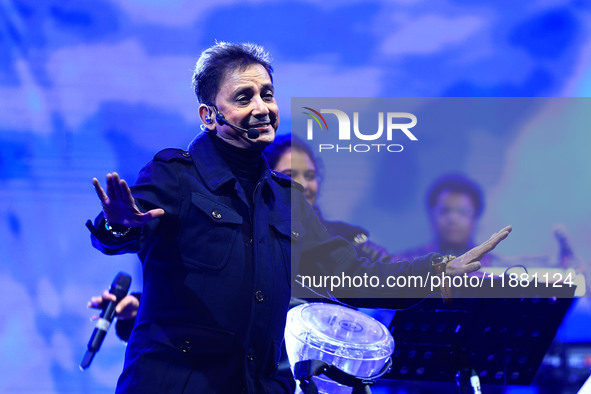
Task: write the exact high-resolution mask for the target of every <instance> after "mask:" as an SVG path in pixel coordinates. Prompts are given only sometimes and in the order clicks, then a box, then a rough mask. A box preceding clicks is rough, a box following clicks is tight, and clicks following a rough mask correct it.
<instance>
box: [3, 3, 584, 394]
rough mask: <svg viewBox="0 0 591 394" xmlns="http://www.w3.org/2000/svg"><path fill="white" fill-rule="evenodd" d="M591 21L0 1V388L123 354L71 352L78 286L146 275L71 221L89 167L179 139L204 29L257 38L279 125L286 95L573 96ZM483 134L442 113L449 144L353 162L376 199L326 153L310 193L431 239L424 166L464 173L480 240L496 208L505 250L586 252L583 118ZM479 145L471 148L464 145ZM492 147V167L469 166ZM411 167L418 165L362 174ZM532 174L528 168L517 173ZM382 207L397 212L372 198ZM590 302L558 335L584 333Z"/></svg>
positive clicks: (82, 215)
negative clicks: (478, 196) (560, 229)
mask: <svg viewBox="0 0 591 394" xmlns="http://www.w3.org/2000/svg"><path fill="white" fill-rule="evenodd" d="M590 26H591V7H590V6H589V3H588V2H585V1H575V0H573V1H557V0H537V1H527V2H519V1H506V0H503V1H495V2H490V1H484V0H478V1H460V0H453V1H452V0H434V1H431V0H429V1H426V0H397V1H389V0H379V1H357V0H347V1H342V0H340V1H333V0H329V1H318V0H302V1H295V2H276V1H270V0H260V1H244V0H240V1H238V0H221V1H201V2H194V1H188V0H166V1H164V0H150V1H140V0H93V1H64V0H59V1H57V0H46V1H36V0H5V1H2V2H0V113H1V116H0V261H1V264H0V289H2V297H0V391H2V392H43V393H62V392H84V393H95V392H113V390H114V387H115V384H116V380H117V376H118V374H119V373H120V371H121V369H122V364H123V356H124V351H125V345H124V343H122V342H120V341H119V340H118V339H117V338H116V336H115V335H114V333H113V332H110V333H109V335H108V336H107V339H106V341H105V343H104V344H103V346H102V348H101V350H100V351H99V353H98V354H97V356H96V358H95V361H94V363H93V365H92V366H91V367H90V368H89V369H88V370H87V371H85V372H81V371H80V370H79V369H78V364H79V363H80V361H81V358H82V356H83V354H84V350H85V347H86V344H87V341H88V338H89V336H90V333H91V331H92V329H93V323H92V322H91V321H90V317H91V316H92V315H93V312H92V311H90V310H87V308H86V303H87V301H88V300H89V299H90V297H91V296H93V295H97V294H100V293H101V292H102V291H103V290H105V289H106V288H107V287H108V286H109V284H110V283H111V281H112V279H113V277H114V276H115V275H116V273H117V272H118V271H125V272H128V273H130V274H131V275H132V276H133V281H132V286H131V290H132V291H133V290H136V291H137V290H141V288H142V283H141V270H140V264H139V262H138V260H137V257H136V256H134V255H126V256H117V257H107V256H104V255H102V254H100V253H99V252H98V251H96V250H94V249H93V248H92V247H91V245H90V239H89V233H88V231H87V229H86V228H85V227H84V223H85V221H86V220H87V219H89V218H94V216H95V215H96V214H97V213H98V211H99V210H100V204H99V201H98V199H97V197H96V195H95V192H94V189H93V187H92V184H91V179H92V178H93V177H98V178H99V179H100V180H101V181H102V182H103V183H104V176H105V175H106V173H107V172H111V171H117V172H119V174H121V176H122V177H123V178H125V179H126V180H127V181H129V182H130V183H133V182H134V180H135V178H136V175H137V173H138V171H139V170H140V169H141V167H142V166H143V165H144V164H145V163H146V162H147V161H149V160H150V159H151V158H152V156H153V155H154V154H155V153H156V152H157V151H159V150H160V149H163V148H166V147H181V148H184V147H186V146H187V144H188V142H189V141H190V140H191V139H192V138H193V136H194V135H195V134H196V133H197V132H198V131H199V121H198V116H197V111H196V110H197V101H196V98H195V96H194V94H193V91H192V88H191V85H190V79H191V73H192V67H193V65H194V63H195V61H196V59H197V57H198V56H199V54H200V52H201V50H203V49H205V48H206V47H208V46H210V45H212V44H213V43H214V42H215V40H220V41H234V42H244V41H251V42H256V43H259V44H262V45H264V46H265V47H266V48H267V49H268V50H269V51H271V53H272V56H273V58H274V67H275V70H276V73H275V86H276V92H277V100H278V103H279V106H280V108H281V123H282V125H281V127H280V129H279V132H280V133H287V132H289V131H290V123H291V122H290V102H291V98H292V97H323V96H328V97H440V96H497V97H505V96H509V97H514V96H524V97H531V96H533V97H545V96H575V97H583V96H588V95H589V93H590V92H591V71H590V70H591V39H590V35H589V33H590ZM458 116H461V115H460V114H458ZM540 116H541V115H540ZM497 131H498V132H497ZM497 131H494V130H493V131H490V132H475V133H472V131H471V130H468V129H462V130H456V129H453V128H446V129H442V130H439V131H438V132H440V133H442V134H444V135H445V144H443V145H442V146H441V148H442V149H445V150H446V151H447V153H448V154H449V155H450V157H453V158H454V159H453V160H452V161H450V163H448V164H445V165H442V164H441V162H438V161H435V160H431V161H429V159H428V158H424V157H423V159H422V160H420V161H419V160H417V161H416V162H404V158H403V156H400V157H399V158H396V159H392V160H390V161H388V160H376V161H366V162H365V164H364V166H363V167H360V168H357V169H356V171H357V172H358V173H357V174H355V175H356V176H359V175H361V176H363V175H364V174H372V178H371V179H370V180H371V181H372V182H374V183H372V184H371V187H372V189H371V190H373V191H375V193H376V197H375V199H374V200H373V203H372V204H374V205H372V206H371V207H370V208H369V209H365V210H363V209H362V208H363V207H359V205H358V200H357V197H358V195H357V194H356V193H355V190H352V189H351V188H349V187H348V183H347V177H349V176H351V174H350V173H347V172H342V171H338V169H335V168H326V175H327V180H326V183H325V184H324V185H323V186H324V191H323V194H322V195H321V197H320V200H319V205H320V207H321V208H323V209H324V210H325V214H326V216H327V218H328V219H331V220H337V219H338V220H344V221H349V222H352V223H355V224H358V225H360V226H363V227H365V228H367V229H369V230H370V232H371V234H372V236H373V237H375V239H376V240H377V241H379V242H380V243H381V244H384V245H386V246H388V247H390V248H391V249H392V250H393V251H394V250H400V249H403V248H406V247H412V246H416V245H419V244H422V243H424V242H426V241H428V240H429V231H428V221H427V217H426V215H425V209H424V193H425V187H426V186H427V185H428V183H429V181H430V180H431V179H433V178H434V177H436V176H438V175H440V174H441V172H443V170H447V169H450V170H456V171H463V172H465V173H466V174H468V175H475V174H476V171H478V174H480V175H481V177H480V178H479V179H478V181H479V182H480V183H481V184H482V186H483V189H484V191H485V193H486V196H487V211H486V212H487V213H485V215H484V216H483V218H482V220H481V223H480V229H479V232H478V240H482V239H484V238H485V237H488V235H489V233H490V232H491V231H493V230H496V228H497V227H498V226H499V225H504V224H505V223H511V224H514V225H515V232H514V234H512V237H511V240H510V242H509V241H508V242H507V244H506V245H505V246H503V247H504V248H505V249H501V250H499V252H500V253H504V254H507V255H512V256H518V255H539V256H542V257H541V258H542V259H547V260H553V259H555V258H556V256H557V254H558V245H557V243H556V242H555V240H554V238H553V235H552V230H553V227H554V226H555V225H558V224H560V225H563V226H564V228H565V229H566V230H567V232H568V234H569V236H570V241H571V246H572V248H573V250H574V251H575V252H576V253H578V255H579V256H581V258H582V259H583V260H584V261H586V262H587V264H589V261H591V242H590V239H591V160H590V159H589V155H588V153H587V152H588V150H589V147H591V137H590V136H591V133H589V132H587V133H584V132H580V130H579V129H572V128H569V119H568V118H566V119H564V122H563V123H558V124H556V126H555V127H554V128H547V129H544V132H541V133H539V129H533V128H528V127H527V125H526V126H524V127H522V128H521V129H519V130H518V131H516V132H515V133H516V134H514V135H508V134H507V133H506V131H504V130H497ZM482 146H487V147H489V149H488V150H486V155H487V156H486V157H484V158H482V157H477V156H476V155H474V154H472V149H473V148H474V147H479V148H480V150H482V149H481V148H482ZM500 151H503V152H509V154H508V155H506V156H496V152H500ZM495 159H496V161H497V162H498V164H499V166H500V167H502V169H503V173H502V174H499V173H496V172H495V171H494V169H493V168H491V169H490V171H488V172H487V171H486V168H483V166H482V163H483V162H487V163H494V162H495ZM413 166H420V167H414V170H412V171H411V172H410V173H415V174H420V177H412V176H407V177H405V176H396V177H393V178H392V182H390V183H387V184H386V183H381V182H378V181H377V177H380V176H382V177H383V176H388V174H391V173H395V172H396V171H397V170H398V171H399V172H398V174H400V173H401V172H400V171H407V170H408V168H412V167H413ZM475 169H478V170H475ZM528 174H536V176H535V177H533V178H531V179H535V180H537V183H536V182H516V181H515V180H517V179H526V178H527V175H528ZM540 180H544V181H543V182H542V181H540ZM388 194H390V195H396V196H398V197H397V198H396V199H389V198H387V196H388ZM334 199H339V202H340V203H341V205H340V206H342V207H344V208H342V209H335V208H334V206H333V205H332V204H331V200H334ZM515 201H519V202H523V201H527V202H529V205H527V206H519V205H515V204H514V202H515ZM556 201H560V202H561V203H560V204H559V205H558V206H557V205H556V204H555V202H556ZM389 204H396V206H395V207H394V209H393V210H392V212H393V215H394V216H392V217H387V219H388V220H385V218H384V217H382V216H381V215H379V214H374V213H376V212H381V211H383V210H384V209H385V208H387V207H392V206H391V205H390V206H389ZM549 207H551V209H549ZM365 208H367V207H365ZM525 208H527V209H525ZM532 221H533V223H536V226H535V228H533V227H532V225H531V223H532ZM393 222H395V223H393ZM404 223H407V224H408V226H407V227H404ZM405 228H407V229H408V230H407V231H406V230H404V229H405ZM521 229H523V230H521ZM525 229H527V230H525ZM530 230H531V231H530ZM586 301H588V300H582V302H579V303H578V305H577V308H576V309H575V310H573V311H572V313H571V314H569V319H568V320H567V321H566V322H565V324H564V325H563V327H562V329H561V331H560V336H561V339H562V340H564V341H589V340H591V335H590V334H589V330H588V327H589V323H590V322H591V307H590V306H589V304H588V303H586Z"/></svg>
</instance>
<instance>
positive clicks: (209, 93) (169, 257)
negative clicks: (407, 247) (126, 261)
mask: <svg viewBox="0 0 591 394" xmlns="http://www.w3.org/2000/svg"><path fill="white" fill-rule="evenodd" d="M193 81H194V84H195V92H196V94H197V97H198V99H199V102H200V106H199V116H200V118H201V120H202V122H203V124H204V127H205V129H206V132H205V133H202V134H200V135H198V136H197V137H196V138H195V139H194V140H193V142H191V144H190V145H189V148H188V150H187V151H183V150H180V149H165V150H163V151H161V152H159V153H158V154H157V155H156V156H155V157H154V160H153V161H152V162H150V163H148V165H146V167H144V168H143V169H142V171H141V172H140V174H139V176H138V180H137V182H136V184H135V185H134V186H133V188H132V189H130V188H129V187H128V186H127V184H126V182H125V181H124V180H121V179H119V177H118V175H117V174H116V173H113V174H108V175H107V185H106V186H107V187H106V192H105V191H104V190H103V189H102V187H101V186H100V184H99V182H98V180H96V179H93V183H94V186H95V188H96V192H97V195H98V196H99V199H100V201H101V203H102V206H103V212H102V213H101V214H99V216H98V217H97V218H96V220H95V222H94V226H90V227H91V231H92V233H93V235H92V241H93V245H94V246H95V247H97V248H98V249H99V250H101V251H103V252H104V253H106V254H117V253H138V255H139V257H140V260H141V261H142V265H143V276H144V281H143V282H144V288H143V292H142V300H141V303H140V308H139V311H138V315H137V322H136V325H135V327H134V329H133V332H132V335H131V338H130V340H129V343H128V346H127V351H126V355H125V365H124V369H123V372H122V374H121V376H120V378H119V381H118V385H117V391H118V392H195V393H197V392H199V393H205V392H216V393H226V392H228V393H240V392H248V393H266V392H286V391H289V390H290V388H289V386H288V385H287V384H286V383H285V382H283V381H282V380H281V379H280V378H279V377H278V376H277V375H276V368H277V362H278V361H279V356H280V345H281V342H282V339H283V331H284V326H285V319H286V313H287V308H288V304H289V300H290V290H291V286H292V283H294V281H293V278H294V275H295V274H296V273H298V272H305V273H308V272H322V273H338V272H341V271H343V272H347V274H351V275H355V274H363V273H365V272H379V273H381V274H390V275H409V274H413V275H422V276H426V275H429V274H430V273H431V272H432V260H434V257H435V256H434V255H428V256H425V257H424V258H421V259H417V260H415V261H414V262H413V263H408V262H401V263H392V264H387V265H383V266H379V265H374V264H369V263H368V262H367V261H364V260H361V261H359V260H358V259H357V257H356V255H355V252H354V250H353V249H352V248H351V246H350V245H349V244H348V243H347V242H346V241H345V240H344V239H342V238H332V237H331V236H329V235H328V233H327V232H326V230H325V229H324V227H323V226H322V225H321V224H320V222H319V220H318V217H317V216H316V214H315V212H314V210H313V209H312V207H311V206H310V205H309V204H308V203H307V202H306V201H305V198H304V196H303V195H302V193H301V187H300V186H299V185H297V184H295V183H294V182H292V180H291V179H290V178H288V177H286V176H284V175H282V174H278V173H276V172H273V171H270V170H269V168H268V165H267V163H266V161H265V159H264V158H263V157H262V155H261V152H262V150H263V149H264V147H265V146H267V145H268V144H270V143H271V142H272V141H273V138H274V136H275V131H276V130H277V127H278V125H279V112H278V108H277V104H276V102H275V98H274V86H273V79H272V67H271V65H270V63H269V60H268V56H267V54H266V53H265V52H264V51H263V50H262V48H260V47H258V46H255V45H251V44H240V45H236V44H227V43H218V44H216V45H214V46H213V47H211V48H209V49H207V50H205V51H204V52H203V53H202V55H201V57H200V58H199V60H198V61H197V65H196V68H195V73H194V77H193ZM510 230H511V229H510V227H508V228H505V229H503V230H501V231H500V232H499V233H497V234H495V235H494V236H493V237H492V238H491V239H490V240H489V241H487V243H485V244H483V245H481V246H480V247H478V248H476V249H474V250H473V251H471V252H470V253H468V254H466V255H464V256H460V257H458V258H457V259H455V260H452V261H450V262H449V263H448V264H447V271H448V274H449V275H458V274H463V273H465V272H471V271H474V270H476V269H478V268H479V267H480V263H479V262H478V261H477V260H478V259H479V258H480V257H481V256H483V255H484V254H485V253H486V252H488V251H489V250H491V249H492V248H494V246H495V245H496V244H498V242H500V241H501V240H502V239H504V238H505V237H506V236H507V235H508V233H509V232H510ZM292 267H293V270H292ZM294 286H295V284H294Z"/></svg>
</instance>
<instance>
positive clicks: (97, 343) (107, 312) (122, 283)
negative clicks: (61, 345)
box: [80, 272, 131, 370]
mask: <svg viewBox="0 0 591 394" xmlns="http://www.w3.org/2000/svg"><path fill="white" fill-rule="evenodd" d="M129 285H131V276H129V275H128V274H126V273H125V272H119V273H118V274H117V276H116V277H115V279H113V283H111V288H110V289H109V293H111V294H113V295H114V296H115V297H117V299H116V300H115V301H109V302H108V303H107V305H106V306H105V308H104V309H103V311H102V312H101V316H100V318H99V319H98V321H97V322H96V326H95V328H94V330H93V331H92V335H91V336H90V341H88V347H87V349H86V353H85V354H84V358H83V359H82V362H81V363H80V369H81V370H85V369H86V368H88V367H89V366H90V363H91V362H92V359H93V358H94V355H95V354H96V352H98V350H99V349H100V347H101V344H102V343H103V340H104V339H105V335H107V330H108V329H109V326H110V325H111V322H112V321H113V317H115V307H116V306H117V303H118V302H119V301H121V299H123V297H125V296H126V295H127V292H128V291H129Z"/></svg>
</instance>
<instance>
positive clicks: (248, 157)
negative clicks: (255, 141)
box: [210, 133, 262, 205]
mask: <svg viewBox="0 0 591 394" xmlns="http://www.w3.org/2000/svg"><path fill="white" fill-rule="evenodd" d="M210 137H211V139H212V141H213V144H214V146H215V147H216V148H217V150H218V152H220V155H221V156H222V157H223V158H224V160H225V161H226V163H228V165H229V166H230V170H231V171H232V173H233V174H234V176H235V177H236V178H237V179H238V182H240V185H241V186H242V188H243V189H244V192H245V193H246V197H247V198H248V202H249V204H251V205H252V201H253V194H254V189H255V187H256V184H257V181H258V180H259V177H260V175H261V170H262V168H261V156H262V154H261V152H257V151H252V150H249V149H244V148H238V147H235V146H233V145H230V144H229V143H227V142H225V141H224V140H222V139H221V138H219V137H217V136H215V135H214V134H213V133H210Z"/></svg>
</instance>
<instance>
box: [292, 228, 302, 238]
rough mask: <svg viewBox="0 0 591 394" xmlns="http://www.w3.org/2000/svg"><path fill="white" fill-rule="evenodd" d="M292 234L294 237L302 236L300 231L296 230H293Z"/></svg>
mask: <svg viewBox="0 0 591 394" xmlns="http://www.w3.org/2000/svg"><path fill="white" fill-rule="evenodd" d="M291 236H292V237H294V238H299V237H300V233H298V232H297V231H295V230H291Z"/></svg>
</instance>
